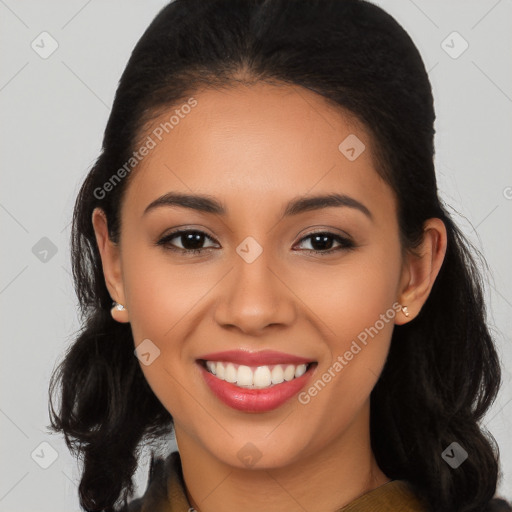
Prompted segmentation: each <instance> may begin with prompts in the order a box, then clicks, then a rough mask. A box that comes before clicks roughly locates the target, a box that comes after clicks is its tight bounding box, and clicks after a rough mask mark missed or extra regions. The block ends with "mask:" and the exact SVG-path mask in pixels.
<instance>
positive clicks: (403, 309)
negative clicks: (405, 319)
mask: <svg viewBox="0 0 512 512" xmlns="http://www.w3.org/2000/svg"><path fill="white" fill-rule="evenodd" d="M402 311H403V312H404V315H405V316H409V310H408V309H407V306H402Z"/></svg>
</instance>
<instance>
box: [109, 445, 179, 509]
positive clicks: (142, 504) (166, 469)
mask: <svg viewBox="0 0 512 512" xmlns="http://www.w3.org/2000/svg"><path fill="white" fill-rule="evenodd" d="M180 471H181V461H180V457H179V453H178V452H172V453H171V454H169V455H168V456H167V457H166V458H165V459H164V458H162V457H156V458H154V459H152V460H151V465H150V469H149V477H148V484H147V488H146V491H145V492H144V494H143V496H141V497H140V498H136V499H134V500H132V501H130V502H129V503H128V505H127V506H126V507H125V508H123V509H121V510H120V511H119V512H146V511H147V512H158V511H159V510H160V509H161V508H162V507H163V506H164V505H166V506H167V507H168V504H169V499H168V498H169V497H168V483H169V478H170V477H171V476H172V475H175V474H180V475H181V472H180ZM162 509H163V508H162Z"/></svg>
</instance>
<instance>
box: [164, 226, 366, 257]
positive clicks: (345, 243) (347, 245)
mask: <svg viewBox="0 0 512 512" xmlns="http://www.w3.org/2000/svg"><path fill="white" fill-rule="evenodd" d="M189 233H195V234H199V235H204V236H205V237H206V238H209V239H210V240H211V241H213V242H215V243H217V244H218V242H217V240H215V239H214V238H212V237H211V236H209V235H207V234H206V233H204V232H203V231H199V230H196V229H187V230H180V231H174V232H172V233H169V234H168V235H165V236H164V237H163V238H161V239H160V240H158V242H156V245H160V246H163V247H164V248H165V249H167V250H170V251H173V252H179V253H182V254H185V255H192V254H200V253H202V252H204V251H206V250H208V249H213V247H204V248H201V249H181V248H179V247H178V248H177V247H173V246H172V245H171V244H170V240H172V239H174V238H178V237H179V236H180V235H186V234H189ZM315 235H326V236H328V237H330V238H334V239H335V240H336V241H337V242H339V243H340V244H341V247H338V248H335V249H329V250H327V251H318V250H315V249H304V250H305V251H308V252H314V253H316V254H318V255H320V256H327V255H330V254H333V253H335V252H337V251H340V250H345V251H351V250H353V249H355V248H356V245H355V244H354V242H352V240H350V239H348V238H345V237H342V236H340V235H337V234H335V233H331V232H329V231H317V232H314V233H309V235H307V236H305V237H303V238H301V239H300V240H299V243H300V242H302V241H304V240H307V239H308V238H311V237H313V236H315Z"/></svg>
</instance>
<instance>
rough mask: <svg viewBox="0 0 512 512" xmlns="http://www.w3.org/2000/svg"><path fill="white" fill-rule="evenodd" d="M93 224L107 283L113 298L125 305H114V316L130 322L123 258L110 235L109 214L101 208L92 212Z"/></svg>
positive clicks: (115, 318) (122, 321)
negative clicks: (122, 307)
mask: <svg viewBox="0 0 512 512" xmlns="http://www.w3.org/2000/svg"><path fill="white" fill-rule="evenodd" d="M92 225H93V228H94V233H95V235H96V243H97V245H98V250H99V252H100V256H101V263H102V267H103V275H104V276H105V284H106V286H107V289H108V292H109V293H110V296H111V297H112V299H113V300H114V301H116V302H118V303H119V304H122V305H123V306H125V309H124V310H118V309H117V308H115V307H113V308H112V310H111V313H112V317H113V318H114V320H117V321H118V322H121V323H126V322H129V319H128V310H127V309H126V302H125V295H124V286H123V275H122V271H121V258H120V252H119V251H120V250H119V246H118V245H117V244H115V243H114V242H112V241H111V240H110V238H109V236H108V223H107V216H106V215H105V212H104V211H103V210H102V209H101V208H95V209H94V211H93V212H92Z"/></svg>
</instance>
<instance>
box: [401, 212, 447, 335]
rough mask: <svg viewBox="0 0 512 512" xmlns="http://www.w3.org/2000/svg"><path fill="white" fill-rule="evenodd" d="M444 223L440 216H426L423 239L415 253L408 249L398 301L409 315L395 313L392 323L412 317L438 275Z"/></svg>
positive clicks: (443, 237) (445, 237) (421, 305)
mask: <svg viewBox="0 0 512 512" xmlns="http://www.w3.org/2000/svg"><path fill="white" fill-rule="evenodd" d="M446 244H447V236H446V226H445V225H444V222H443V221H442V220H441V219H438V218H432V219H428V220H427V221H426V222H425V223H424V224H423V241H422V243H421V245H420V247H418V248H417V250H416V252H417V254H412V253H410V252H407V256H406V259H405V261H404V265H403V268H402V276H401V283H400V298H399V302H400V304H402V305H403V306H407V310H408V312H409V316H407V317H406V316H405V315H404V314H403V313H402V314H401V315H398V316H397V317H396V320H395V324H397V325H402V324H405V323H407V322H410V321H411V320H413V319H414V318H415V317H416V316H417V315H418V314H419V312H420V310H421V308H422V307H423V305H424V304H425V302H426V300H427V299H428V296H429V294H430V291H431V290H432V286H434V282H435V280H436V278H437V275H438V274H439V270H440V269H441V265H442V264H443V261H444V257H445V254H446Z"/></svg>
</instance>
